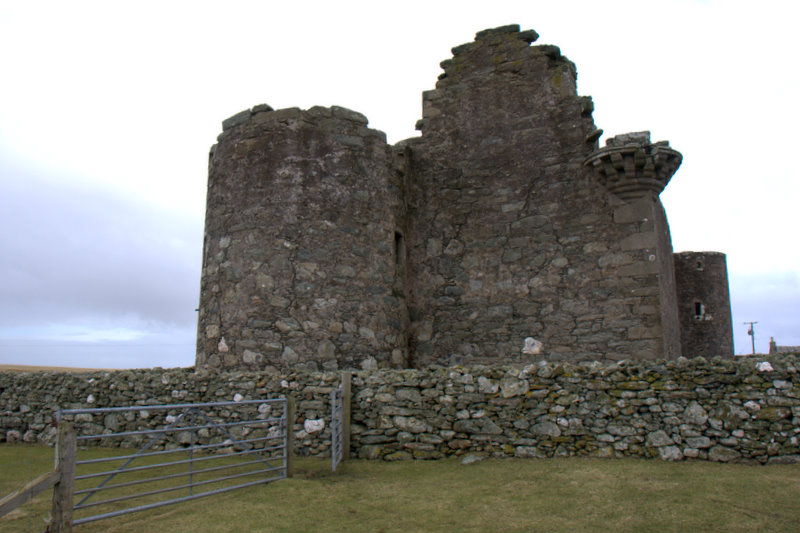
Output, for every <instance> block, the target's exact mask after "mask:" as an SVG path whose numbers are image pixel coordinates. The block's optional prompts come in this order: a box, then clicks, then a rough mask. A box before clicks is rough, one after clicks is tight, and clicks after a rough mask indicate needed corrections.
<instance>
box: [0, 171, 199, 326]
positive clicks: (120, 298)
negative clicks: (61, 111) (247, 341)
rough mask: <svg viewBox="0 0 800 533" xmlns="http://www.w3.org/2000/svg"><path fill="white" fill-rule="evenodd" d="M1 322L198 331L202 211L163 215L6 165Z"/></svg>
mask: <svg viewBox="0 0 800 533" xmlns="http://www.w3.org/2000/svg"><path fill="white" fill-rule="evenodd" d="M0 173H2V176H3V179H2V180H1V181H0V228H3V229H2V234H0V250H2V253H0V321H1V322H2V325H3V326H6V327H8V326H28V325H41V324H47V323H54V322H55V323H58V322H63V321H70V320H72V319H75V318H76V317H80V318H82V319H84V320H91V319H92V318H93V317H97V318H98V319H102V320H109V319H112V320H113V319H114V318H115V317H136V318H137V321H139V322H142V323H146V324H147V323H151V324H154V325H175V326H181V327H191V326H192V325H193V324H194V322H195V320H196V317H195V314H194V308H195V307H196V306H197V295H198V290H199V277H200V254H201V247H202V214H198V215H197V216H196V217H195V218H188V217H185V216H184V217H182V216H180V215H177V214H175V213H170V212H165V211H158V210H156V209H155V208H153V207H152V206H150V205H148V204H146V203H144V202H143V201H137V200H136V199H133V198H126V197H124V196H122V195H121V194H120V193H119V192H116V191H112V190H103V189H100V188H96V187H90V186H88V185H84V184H81V183H79V182H76V181H75V180H71V179H70V178H69V177H68V176H47V177H46V178H43V177H40V176H35V175H33V174H32V172H31V171H30V170H20V169H18V168H15V167H14V166H13V165H10V164H8V163H2V162H0Z"/></svg>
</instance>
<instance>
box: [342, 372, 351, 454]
mask: <svg viewBox="0 0 800 533" xmlns="http://www.w3.org/2000/svg"><path fill="white" fill-rule="evenodd" d="M352 379H353V374H352V373H350V372H344V373H342V461H346V460H347V459H348V458H349V457H350V383H351V382H352Z"/></svg>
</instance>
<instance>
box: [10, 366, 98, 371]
mask: <svg viewBox="0 0 800 533" xmlns="http://www.w3.org/2000/svg"><path fill="white" fill-rule="evenodd" d="M97 370H112V369H109V368H76V367H72V366H32V365H0V372H92V371H97Z"/></svg>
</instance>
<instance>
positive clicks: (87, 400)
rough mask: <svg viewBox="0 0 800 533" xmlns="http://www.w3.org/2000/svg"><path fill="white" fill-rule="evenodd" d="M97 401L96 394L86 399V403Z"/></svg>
mask: <svg viewBox="0 0 800 533" xmlns="http://www.w3.org/2000/svg"><path fill="white" fill-rule="evenodd" d="M95 401H96V400H95V398H94V394H90V395H89V396H87V397H86V403H94V402H95Z"/></svg>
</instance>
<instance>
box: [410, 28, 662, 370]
mask: <svg viewBox="0 0 800 533" xmlns="http://www.w3.org/2000/svg"><path fill="white" fill-rule="evenodd" d="M535 37H536V36H535V34H532V33H531V32H519V31H518V28H516V27H505V28H498V29H495V30H489V31H485V32H480V33H478V34H477V36H476V40H475V42H473V43H468V44H465V45H463V46H460V47H456V48H454V49H453V53H454V56H453V58H452V59H450V60H447V61H445V62H443V63H442V66H443V68H444V74H443V75H442V77H441V78H440V80H439V82H438V83H437V84H436V89H435V90H433V91H428V92H426V93H424V95H423V118H422V121H421V123H420V128H421V130H422V137H421V139H419V140H418V141H416V142H414V143H412V144H411V145H410V146H411V156H412V160H411V172H409V174H410V176H411V178H410V179H409V182H410V187H409V193H410V194H409V198H410V199H409V205H410V206H411V209H410V210H411V211H412V212H413V213H414V217H413V218H411V219H410V220H409V225H410V228H411V229H410V231H409V235H410V239H409V240H410V241H411V246H410V248H409V250H410V253H409V273H410V276H409V286H410V287H411V290H410V315H411V318H412V327H413V328H414V330H415V335H412V337H411V353H412V356H413V357H414V363H415V366H425V365H429V364H445V365H447V364H462V363H463V364H470V363H473V364H474V363H494V362H513V361H524V360H526V359H527V358H528V354H523V353H521V350H520V349H521V348H522V347H523V345H524V340H525V338H527V337H533V338H535V339H537V340H539V341H541V342H542V343H543V344H544V347H545V350H546V353H547V358H548V360H553V359H555V360H558V359H564V358H570V359H571V360H573V361H575V360H595V359H602V358H606V359H615V358H617V359H618V358H629V357H630V356H631V354H634V353H635V354H637V355H638V356H641V355H642V354H648V356H649V357H652V358H657V357H664V356H668V357H675V356H677V353H676V352H677V350H670V351H668V352H665V351H664V349H663V342H662V339H663V337H664V332H665V331H666V328H663V327H662V325H661V321H662V317H661V312H660V308H661V302H660V299H661V298H663V296H662V291H661V289H660V287H659V271H658V267H657V266H658V265H659V264H660V261H658V260H656V258H659V259H660V258H661V256H664V257H667V258H668V261H669V263H670V265H669V266H670V268H671V262H672V259H671V254H672V251H671V249H665V250H661V249H660V248H659V245H658V242H657V237H656V233H657V231H658V230H659V229H660V228H658V227H657V222H660V220H659V219H658V218H657V217H658V215H657V214H656V213H660V212H661V207H660V202H659V201H658V200H657V197H654V196H653V195H648V196H646V197H643V198H640V199H635V200H632V201H630V202H624V201H621V200H619V199H618V198H616V197H614V196H613V195H610V194H609V193H608V192H607V191H606V190H605V189H604V187H603V185H602V184H601V183H600V181H599V180H597V179H596V178H595V175H594V173H593V172H592V170H591V169H590V168H587V167H586V166H585V165H584V160H585V159H586V158H587V157H588V156H589V155H590V154H592V152H593V151H594V150H595V148H596V137H595V136H593V135H592V133H593V132H595V131H596V127H595V125H594V122H593V120H592V109H593V107H592V102H591V99H590V98H587V97H580V96H578V95H577V93H576V89H575V87H576V69H575V65H574V64H573V63H572V62H570V61H569V60H568V59H566V58H565V57H564V56H562V55H561V54H560V52H559V50H558V48H556V47H554V46H529V44H530V42H531V41H532V40H533V39H535ZM662 224H663V225H666V218H663V222H662ZM670 288H671V287H670ZM675 343H677V337H676V338H675Z"/></svg>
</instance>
